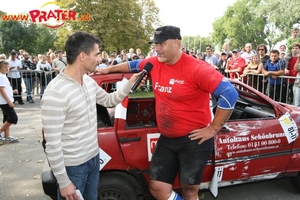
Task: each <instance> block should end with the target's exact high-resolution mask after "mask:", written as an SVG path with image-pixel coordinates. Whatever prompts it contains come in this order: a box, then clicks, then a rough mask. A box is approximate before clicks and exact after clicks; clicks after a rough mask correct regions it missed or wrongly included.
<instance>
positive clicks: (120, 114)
mask: <svg viewBox="0 0 300 200" xmlns="http://www.w3.org/2000/svg"><path fill="white" fill-rule="evenodd" d="M127 82H128V80H127V79H126V78H123V80H122V81H119V82H117V86H116V88H117V90H120V89H121V88H122V87H123V86H124V85H125V84H126V83H127ZM127 106H128V96H127V97H126V98H125V99H124V100H123V101H122V102H121V103H119V104H118V105H117V106H116V111H115V119H124V120H126V114H127Z"/></svg>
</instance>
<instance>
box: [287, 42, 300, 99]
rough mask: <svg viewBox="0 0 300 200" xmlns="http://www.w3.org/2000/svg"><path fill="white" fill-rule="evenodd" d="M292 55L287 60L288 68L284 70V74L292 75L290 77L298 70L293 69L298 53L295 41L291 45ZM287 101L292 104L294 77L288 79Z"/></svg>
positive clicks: (298, 48) (299, 48)
mask: <svg viewBox="0 0 300 200" xmlns="http://www.w3.org/2000/svg"><path fill="white" fill-rule="evenodd" d="M291 53H292V57H291V58H290V59H289V60H288V68H287V70H285V74H286V75H288V76H292V77H296V76H297V73H298V70H295V69H294V68H295V64H296V62H297V60H298V56H299V53H300V43H298V42H295V43H294V44H293V45H292V52H291ZM287 81H288V83H289V84H288V94H289V95H288V97H289V98H288V103H289V104H294V92H293V88H294V82H295V79H288V80H287Z"/></svg>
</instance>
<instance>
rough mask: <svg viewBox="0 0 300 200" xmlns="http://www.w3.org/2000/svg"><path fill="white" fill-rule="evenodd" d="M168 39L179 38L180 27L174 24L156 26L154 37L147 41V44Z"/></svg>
mask: <svg viewBox="0 0 300 200" xmlns="http://www.w3.org/2000/svg"><path fill="white" fill-rule="evenodd" d="M168 39H179V40H181V35H180V28H178V27H175V26H162V27H159V28H157V29H156V30H155V32H154V38H153V39H152V40H151V41H150V42H149V44H151V43H162V42H164V41H166V40H168Z"/></svg>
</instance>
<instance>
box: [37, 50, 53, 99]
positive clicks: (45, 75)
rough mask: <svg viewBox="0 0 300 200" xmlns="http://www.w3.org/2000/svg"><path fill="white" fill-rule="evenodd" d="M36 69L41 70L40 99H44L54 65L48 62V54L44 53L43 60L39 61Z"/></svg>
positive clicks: (39, 76) (39, 74) (39, 75)
mask: <svg viewBox="0 0 300 200" xmlns="http://www.w3.org/2000/svg"><path fill="white" fill-rule="evenodd" d="M36 69H37V70H39V73H38V78H39V79H40V86H41V91H40V99H42V97H43V94H44V91H45V89H46V87H47V85H48V84H49V83H50V81H51V70H52V67H51V65H50V64H49V63H48V62H47V60H46V55H42V60H41V61H39V62H38V64H37V67H36Z"/></svg>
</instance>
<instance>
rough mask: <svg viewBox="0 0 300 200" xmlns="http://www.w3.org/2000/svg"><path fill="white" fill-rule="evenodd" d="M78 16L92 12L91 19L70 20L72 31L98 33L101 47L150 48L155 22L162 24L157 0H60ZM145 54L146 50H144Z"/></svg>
mask: <svg viewBox="0 0 300 200" xmlns="http://www.w3.org/2000/svg"><path fill="white" fill-rule="evenodd" d="M59 2H60V3H62V4H63V5H65V6H66V8H68V9H71V8H72V9H73V10H75V11H76V13H77V15H78V17H81V16H85V15H89V16H90V19H91V20H90V21H74V22H68V25H69V26H70V27H71V29H72V30H73V31H77V30H81V31H86V32H90V33H93V34H95V35H97V36H98V37H99V38H100V39H101V41H102V42H103V45H102V50H105V51H108V52H111V51H113V50H117V51H121V50H122V49H127V50H128V49H129V48H131V47H133V48H140V49H142V51H143V52H147V51H149V45H148V41H149V38H150V37H151V36H152V34H153V29H154V27H153V25H155V24H157V23H159V20H158V11H159V10H158V8H157V7H156V5H155V2H154V0H127V1H123V0H114V1H111V0H93V1H92V2H91V1H86V0H76V1H75V0H59ZM145 54H146V53H145Z"/></svg>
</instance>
